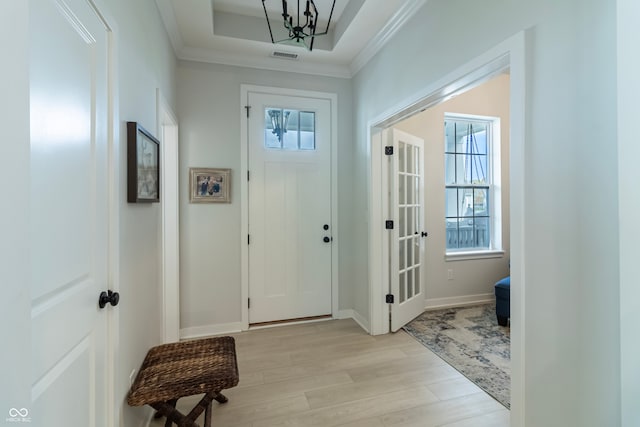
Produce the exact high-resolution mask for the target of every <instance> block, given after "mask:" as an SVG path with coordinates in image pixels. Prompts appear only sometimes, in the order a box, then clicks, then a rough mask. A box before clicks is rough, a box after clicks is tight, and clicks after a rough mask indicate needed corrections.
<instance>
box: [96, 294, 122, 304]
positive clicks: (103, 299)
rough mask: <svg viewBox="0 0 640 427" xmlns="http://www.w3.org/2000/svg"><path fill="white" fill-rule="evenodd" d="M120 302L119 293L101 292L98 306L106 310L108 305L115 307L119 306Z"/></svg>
mask: <svg viewBox="0 0 640 427" xmlns="http://www.w3.org/2000/svg"><path fill="white" fill-rule="evenodd" d="M119 302H120V294H119V293H117V292H113V291H107V292H105V291H102V292H100V298H99V299H98V306H99V307H100V308H104V307H105V306H106V305H107V303H108V304H111V305H112V306H114V307H115V306H116V305H118V303H119Z"/></svg>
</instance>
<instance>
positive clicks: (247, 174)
mask: <svg viewBox="0 0 640 427" xmlns="http://www.w3.org/2000/svg"><path fill="white" fill-rule="evenodd" d="M247 181H249V171H247Z"/></svg>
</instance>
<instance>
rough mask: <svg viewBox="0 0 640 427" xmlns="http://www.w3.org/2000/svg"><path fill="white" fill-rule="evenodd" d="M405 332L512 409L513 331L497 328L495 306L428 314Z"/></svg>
mask: <svg viewBox="0 0 640 427" xmlns="http://www.w3.org/2000/svg"><path fill="white" fill-rule="evenodd" d="M404 330H405V331H407V332H408V333H409V334H410V335H412V336H413V337H414V338H415V339H417V340H418V341H419V342H420V343H422V344H423V345H424V346H425V347H427V348H428V349H429V350H431V351H433V352H434V353H435V354H437V355H438V356H440V358H442V359H443V360H444V361H445V362H447V363H448V364H450V365H451V366H453V367H454V368H455V369H457V370H458V371H459V372H460V373H461V374H462V375H464V376H465V377H467V378H469V380H471V381H472V382H474V383H475V384H476V385H477V386H478V387H480V388H481V389H483V390H484V391H486V392H487V393H489V394H490V395H491V396H493V398H494V399H496V400H497V401H498V402H500V403H502V404H503V405H504V406H505V407H507V408H509V407H510V403H509V402H510V399H509V397H510V388H511V355H510V348H509V344H510V334H509V332H510V331H509V328H508V327H503V326H499V325H498V322H497V321H496V309H495V305H494V304H488V305H486V304H485V305H477V306H471V307H459V308H448V309H443V310H434V311H425V312H424V313H422V314H421V315H420V316H418V317H417V318H416V319H414V320H412V321H411V322H410V323H409V324H407V325H406V326H405V327H404Z"/></svg>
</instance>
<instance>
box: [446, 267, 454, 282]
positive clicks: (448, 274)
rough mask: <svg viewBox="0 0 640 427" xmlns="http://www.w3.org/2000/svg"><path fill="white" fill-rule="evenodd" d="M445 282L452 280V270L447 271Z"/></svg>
mask: <svg viewBox="0 0 640 427" xmlns="http://www.w3.org/2000/svg"><path fill="white" fill-rule="evenodd" d="M447 280H453V270H452V269H449V270H447Z"/></svg>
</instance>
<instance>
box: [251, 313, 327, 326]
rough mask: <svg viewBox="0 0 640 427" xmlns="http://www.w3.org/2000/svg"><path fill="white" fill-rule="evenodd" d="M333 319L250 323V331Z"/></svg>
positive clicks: (296, 319)
mask: <svg viewBox="0 0 640 427" xmlns="http://www.w3.org/2000/svg"><path fill="white" fill-rule="evenodd" d="M331 319H333V316H332V315H331V314H325V315H323V316H310V317H298V318H295V319H283V320H273V321H271V322H259V323H249V329H263V328H272V327H274V326H286V325H298V324H301V323H311V322H322V321H326V320H331Z"/></svg>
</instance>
